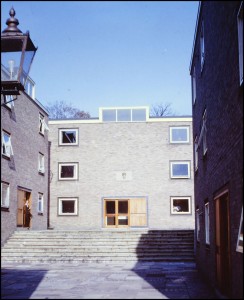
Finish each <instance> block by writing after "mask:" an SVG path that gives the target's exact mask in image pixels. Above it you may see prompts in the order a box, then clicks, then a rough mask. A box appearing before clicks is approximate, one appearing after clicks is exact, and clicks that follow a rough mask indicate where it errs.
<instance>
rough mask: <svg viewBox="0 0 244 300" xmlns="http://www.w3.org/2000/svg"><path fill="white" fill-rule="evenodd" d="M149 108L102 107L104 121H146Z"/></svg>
mask: <svg viewBox="0 0 244 300" xmlns="http://www.w3.org/2000/svg"><path fill="white" fill-rule="evenodd" d="M147 113H148V112H147V108H146V107H141V108H102V120H103V122H143V121H144V122H145V121H146V118H147Z"/></svg>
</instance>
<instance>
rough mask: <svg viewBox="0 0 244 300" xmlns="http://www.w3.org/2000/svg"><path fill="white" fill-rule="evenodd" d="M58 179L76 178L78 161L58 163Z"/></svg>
mask: <svg viewBox="0 0 244 300" xmlns="http://www.w3.org/2000/svg"><path fill="white" fill-rule="evenodd" d="M58 179H59V180H77V179H78V163H59V178H58Z"/></svg>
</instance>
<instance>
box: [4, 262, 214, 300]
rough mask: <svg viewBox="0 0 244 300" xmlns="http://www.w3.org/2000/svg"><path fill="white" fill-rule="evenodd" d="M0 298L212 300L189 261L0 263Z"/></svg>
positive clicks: (210, 292) (211, 294)
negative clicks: (0, 268)
mask: <svg viewBox="0 0 244 300" xmlns="http://www.w3.org/2000/svg"><path fill="white" fill-rule="evenodd" d="M1 273H2V274H1V285H2V288H1V299H217V297H216V296H215V295H214V292H213V291H212V290H211V288H210V287H209V286H208V285H206V283H205V282H204V281H203V279H202V278H201V276H200V274H199V273H198V271H197V270H196V266H195V263H194V262H186V263H160V262H158V263H153V262H150V263H143V262H138V263H124V264H121V263H79V264H75V263H74V264H57V263H56V264H48V265H47V264H18V263H15V264H13V263H3V264H2V272H1Z"/></svg>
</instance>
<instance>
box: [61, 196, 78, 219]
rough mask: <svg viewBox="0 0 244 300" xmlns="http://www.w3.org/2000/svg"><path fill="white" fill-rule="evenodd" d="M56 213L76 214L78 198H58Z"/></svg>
mask: <svg viewBox="0 0 244 300" xmlns="http://www.w3.org/2000/svg"><path fill="white" fill-rule="evenodd" d="M58 215H59V216H76V215H78V198H58Z"/></svg>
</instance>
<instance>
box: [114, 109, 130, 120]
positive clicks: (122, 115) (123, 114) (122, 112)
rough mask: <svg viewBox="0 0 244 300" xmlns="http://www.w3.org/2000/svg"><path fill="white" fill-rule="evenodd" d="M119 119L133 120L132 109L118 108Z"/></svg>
mask: <svg viewBox="0 0 244 300" xmlns="http://www.w3.org/2000/svg"><path fill="white" fill-rule="evenodd" d="M117 121H131V109H118V110H117Z"/></svg>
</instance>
